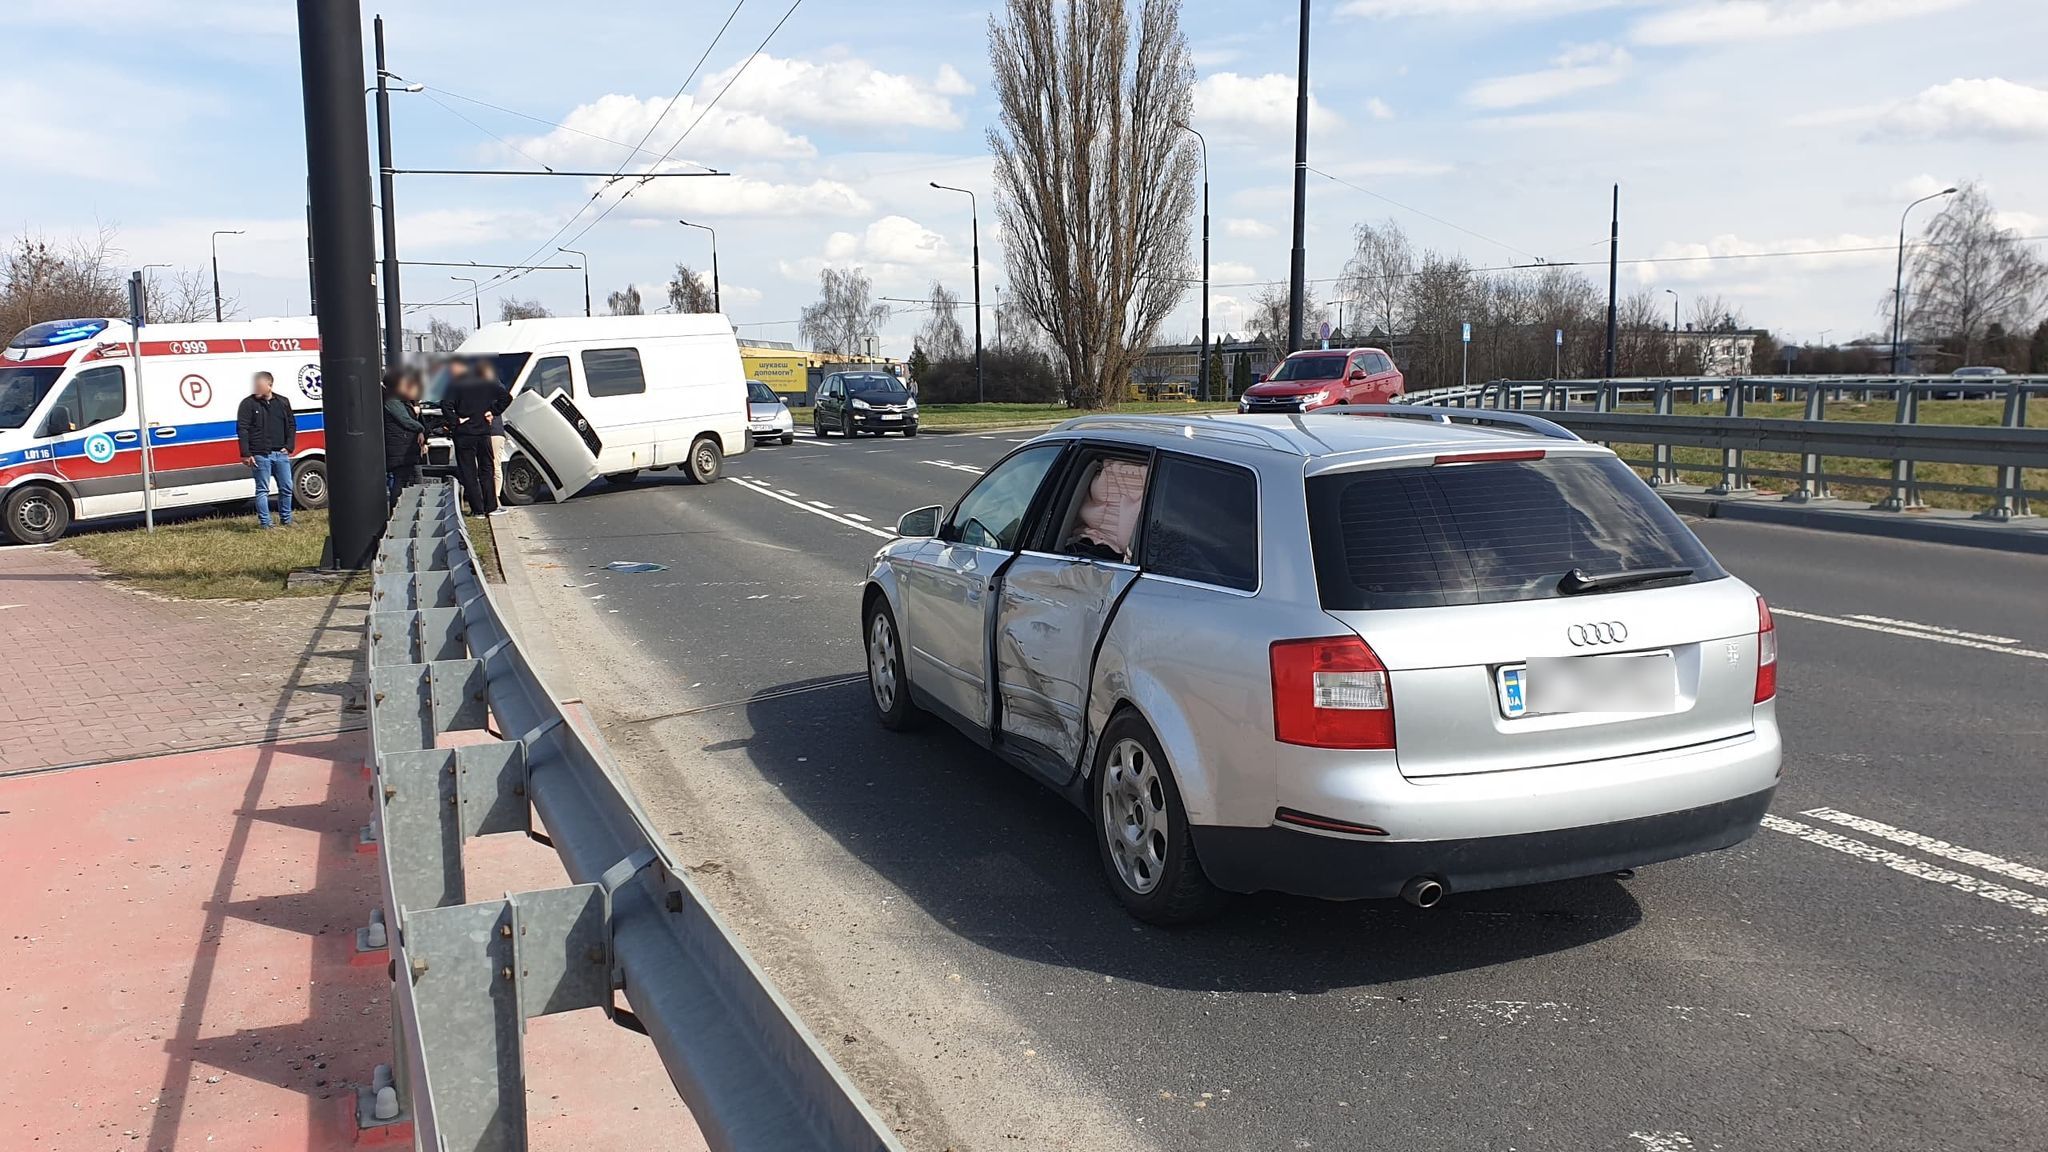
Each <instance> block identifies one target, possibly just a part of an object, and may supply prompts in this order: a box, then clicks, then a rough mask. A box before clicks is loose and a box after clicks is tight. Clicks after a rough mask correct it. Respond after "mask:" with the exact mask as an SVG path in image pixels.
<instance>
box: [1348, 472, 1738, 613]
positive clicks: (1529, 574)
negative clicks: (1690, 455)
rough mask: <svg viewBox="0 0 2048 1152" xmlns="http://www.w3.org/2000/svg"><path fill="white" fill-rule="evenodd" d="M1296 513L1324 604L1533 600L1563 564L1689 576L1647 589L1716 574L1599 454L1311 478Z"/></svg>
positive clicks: (1647, 495)
mask: <svg viewBox="0 0 2048 1152" xmlns="http://www.w3.org/2000/svg"><path fill="white" fill-rule="evenodd" d="M1308 514H1309V531H1310V536H1311V539H1312V542H1313V546H1314V549H1315V561H1316V582H1317V585H1318V586H1319V588H1320V590H1321V592H1322V601H1323V607H1325V608H1328V609H1331V610H1336V611H1358V610H1365V609H1378V608H1431V607H1439V606H1444V605H1453V604H1499V603H1504V602H1507V601H1513V600H1543V599H1548V598H1551V597H1555V596H1560V595H1562V593H1561V592H1559V591H1558V581H1559V580H1560V579H1561V578H1562V577H1563V576H1564V574H1565V573H1567V572H1569V571H1571V570H1572V569H1574V568H1577V569H1580V570H1582V571H1583V572H1584V573H1585V574H1586V575H1588V576H1606V575H1612V574H1615V573H1620V572H1632V571H1638V570H1641V569H1645V568H1690V569H1692V570H1693V574H1692V575H1691V576H1690V577H1686V578H1683V579H1678V580H1668V581H1663V582H1661V584H1660V585H1656V586H1668V585H1670V584H1675V583H1697V582H1700V581H1704V580H1718V579H1720V578H1721V577H1723V576H1725V575H1726V573H1725V572H1723V571H1721V568H1720V566H1719V565H1717V564H1715V563H1714V558H1713V557H1712V556H1710V555H1708V554H1707V550H1706V547H1705V546H1704V545H1702V544H1701V543H1700V542H1699V539H1698V537H1695V536H1694V535H1693V534H1692V530H1691V529H1689V528H1687V527H1686V526H1685V523H1684V522H1683V521H1681V520H1680V519H1679V518H1678V516H1677V515H1676V514H1675V513H1673V512H1672V511H1671V509H1670V508H1669V507H1667V506H1666V505H1665V503H1664V501H1662V500H1660V499H1658V498H1657V495H1656V494H1655V493H1654V492H1651V491H1650V489H1649V487H1648V486H1647V485H1645V484H1644V483H1643V482H1642V481H1641V480H1640V479H1638V478H1637V477H1636V475H1635V473H1633V472H1631V471H1629V468H1628V465H1626V464H1623V463H1622V462H1621V461H1619V460H1617V459H1615V458H1613V457H1611V456H1557V457H1551V458H1548V459H1543V460H1513V461H1505V460H1504V461H1492V462H1487V463H1479V464H1451V465H1441V466H1438V467H1433V468H1402V469H1396V470H1389V471H1383V472H1342V473H1336V474H1333V475H1325V476H1312V477H1310V478H1309V481H1308ZM1637 587H1641V585H1637Z"/></svg>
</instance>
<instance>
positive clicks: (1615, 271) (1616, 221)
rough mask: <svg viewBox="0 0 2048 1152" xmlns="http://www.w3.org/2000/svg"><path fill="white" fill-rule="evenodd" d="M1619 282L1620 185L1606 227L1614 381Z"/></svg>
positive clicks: (1609, 346) (1610, 370) (1609, 368)
mask: <svg viewBox="0 0 2048 1152" xmlns="http://www.w3.org/2000/svg"><path fill="white" fill-rule="evenodd" d="M1620 282H1621V185H1619V184H1616V185H1615V186H1614V218H1613V220H1612V221H1611V222H1610V223H1609V224H1608V227H1607V378H1608V379H1609V380H1612V379H1614V336H1615V316H1614V292H1615V288H1616V286H1617V285H1619V284H1620Z"/></svg>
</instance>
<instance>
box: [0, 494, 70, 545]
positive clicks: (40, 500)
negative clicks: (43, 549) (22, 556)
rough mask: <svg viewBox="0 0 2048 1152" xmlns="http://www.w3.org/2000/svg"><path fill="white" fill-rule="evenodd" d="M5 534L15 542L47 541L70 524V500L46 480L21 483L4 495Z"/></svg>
mask: <svg viewBox="0 0 2048 1152" xmlns="http://www.w3.org/2000/svg"><path fill="white" fill-rule="evenodd" d="M0 523H4V524H5V526H6V529H7V535H8V536H10V537H12V538H13V539H14V541H15V542H16V543H19V544H48V543H50V542H51V541H52V540H56V539H58V538H59V537H61V536H63V535H64V533H65V532H66V531H67V530H68V529H69V528H70V527H71V502H70V501H68V500H66V499H64V494H63V493H62V492H59V491H57V490H56V489H55V488H52V487H50V486H49V485H47V484H24V485H22V486H21V487H19V488H16V489H15V490H14V491H13V492H11V493H9V494H8V496H7V505H6V508H5V510H4V520H0Z"/></svg>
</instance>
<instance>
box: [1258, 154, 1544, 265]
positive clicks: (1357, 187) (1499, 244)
mask: <svg viewBox="0 0 2048 1152" xmlns="http://www.w3.org/2000/svg"><path fill="white" fill-rule="evenodd" d="M1308 170H1309V171H1311V172H1313V173H1315V174H1316V175H1318V176H1321V177H1322V178H1323V179H1325V180H1328V181H1331V182H1332V183H1336V184H1342V185H1343V186H1345V187H1346V188H1349V189H1351V190H1352V191H1354V192H1363V193H1365V194H1366V195H1367V196H1370V197H1372V198H1373V199H1375V200H1383V201H1385V202H1387V203H1389V204H1392V205H1393V206H1394V207H1396V208H1399V209H1401V210H1402V211H1403V212H1413V213H1414V214H1415V215H1417V216H1420V217H1422V218H1423V219H1424V220H1433V221H1435V222H1436V223H1438V224H1441V225H1443V226H1444V227H1446V228H1449V229H1451V230H1453V231H1456V232H1463V233H1464V234H1465V235H1467V236H1470V237H1472V238H1473V239H1475V240H1484V241H1486V242H1487V243H1488V244H1491V245H1493V246H1494V247H1496V248H1505V249H1507V250H1508V251H1510V252H1514V253H1517V254H1519V255H1523V256H1527V257H1528V258H1529V259H1531V260H1534V261H1536V262H1537V263H1538V264H1541V263H1543V262H1544V260H1543V257H1541V256H1538V255H1536V254H1535V253H1534V252H1531V251H1529V250H1528V249H1526V248H1517V247H1515V246H1514V245H1513V244H1509V243H1506V242H1505V241H1501V240H1495V239H1494V238H1493V237H1491V236H1488V235H1486V234H1485V233H1483V232H1474V231H1473V230H1472V229H1470V228H1466V227H1463V226H1462V225H1458V224H1453V223H1451V222H1450V221H1449V220H1446V219H1444V218H1443V217H1441V216H1432V215H1430V214H1429V213H1427V212H1424V211H1423V210H1422V209H1420V208H1415V207H1411V206H1410V205H1407V204H1403V203H1401V202H1400V201H1399V200H1396V199H1394V198H1393V197H1392V196H1383V195H1381V194H1380V193H1378V192H1375V191H1373V190H1372V189H1370V188H1367V187H1365V186H1364V185H1362V184H1353V183H1352V182H1351V181H1349V180H1346V179H1344V178H1343V177H1341V176H1332V175H1330V174H1329V173H1328V172H1325V171H1323V170H1322V169H1321V168H1318V167H1316V166H1315V165H1313V164H1311V165H1309V166H1308ZM1219 287H1221V285H1219Z"/></svg>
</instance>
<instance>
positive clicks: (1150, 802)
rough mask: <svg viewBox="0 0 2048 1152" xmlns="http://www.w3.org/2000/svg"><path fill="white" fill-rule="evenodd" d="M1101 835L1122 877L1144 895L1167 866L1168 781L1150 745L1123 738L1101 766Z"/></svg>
mask: <svg viewBox="0 0 2048 1152" xmlns="http://www.w3.org/2000/svg"><path fill="white" fill-rule="evenodd" d="M1101 788H1102V803H1101V805H1100V808H1101V811H1102V835H1103V838H1104V842H1105V843H1107V844H1108V845H1109V856H1110V859H1111V860H1112V861H1113V862H1114V863H1115V864H1116V872H1117V876H1118V877H1119V878H1120V879H1122V880H1123V882H1124V885H1125V886H1126V887H1128V888H1129V889H1130V890H1131V891H1133V892H1135V893H1137V894H1138V895H1140V896H1142V895H1145V894H1146V893H1148V892H1151V891H1152V890H1153V889H1154V888H1157V887H1158V886H1159V880H1160V877H1161V875H1162V874H1163V873H1164V872H1165V870H1166V846H1167V812H1166V786H1165V784H1163V783H1162V782H1161V781H1160V779H1159V765H1158V763H1157V762H1156V761H1154V760H1153V759H1152V756H1151V754H1150V753H1148V752H1146V751H1145V746H1144V745H1143V744H1140V743H1138V742H1137V741H1136V740H1131V739H1123V740H1119V741H1117V743H1116V746H1115V747H1114V748H1111V749H1110V752H1109V761H1108V762H1107V763H1106V764H1104V765H1103V768H1102V781H1101Z"/></svg>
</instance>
